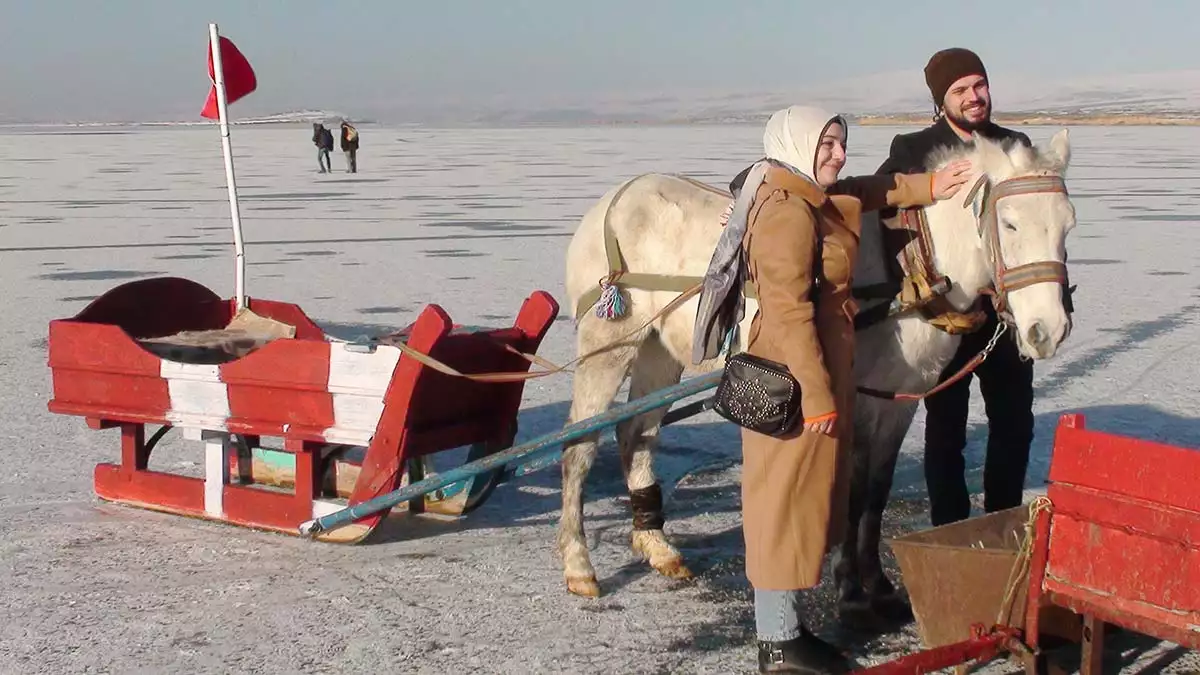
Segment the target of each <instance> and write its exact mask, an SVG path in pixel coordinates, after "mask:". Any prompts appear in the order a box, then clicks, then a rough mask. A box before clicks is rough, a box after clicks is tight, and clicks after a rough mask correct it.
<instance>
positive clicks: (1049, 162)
mask: <svg viewBox="0 0 1200 675" xmlns="http://www.w3.org/2000/svg"><path fill="white" fill-rule="evenodd" d="M958 159H970V160H972V161H973V162H974V163H975V164H976V165H982V166H983V168H984V170H985V171H986V172H987V173H988V174H990V175H992V176H995V177H1006V176H1010V175H1012V174H1018V173H1019V174H1035V173H1053V174H1060V173H1062V171H1063V169H1064V167H1063V166H1062V163H1061V160H1060V159H1059V158H1057V157H1055V156H1053V155H1052V154H1048V153H1046V152H1043V151H1042V150H1041V149H1039V148H1037V147H1036V146H1035V147H1027V146H1026V145H1024V144H1022V143H1019V142H1017V141H1015V140H1005V141H995V140H992V139H989V138H984V137H982V136H976V138H975V145H974V146H970V145H960V146H957V147H946V146H943V147H939V148H937V149H935V150H934V151H933V152H931V153H929V155H928V157H926V160H925V166H926V167H927V170H929V171H936V170H938V169H940V168H942V167H943V166H945V165H947V164H949V163H950V162H953V161H955V160H958ZM1006 160H1007V161H1006Z"/></svg>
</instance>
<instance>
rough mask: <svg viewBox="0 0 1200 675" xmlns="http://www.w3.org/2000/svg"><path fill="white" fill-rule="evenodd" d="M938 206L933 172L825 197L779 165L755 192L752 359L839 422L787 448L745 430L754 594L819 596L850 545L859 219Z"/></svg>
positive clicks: (748, 242)
mask: <svg viewBox="0 0 1200 675" xmlns="http://www.w3.org/2000/svg"><path fill="white" fill-rule="evenodd" d="M932 203H933V197H932V180H931V175H930V174H927V173H926V174H913V175H894V176H863V177H854V178H847V179H843V180H841V181H839V182H838V183H836V184H834V185H833V186H831V187H830V188H829V190H828V191H827V192H826V191H822V190H821V189H820V187H818V186H817V185H816V184H814V183H811V182H809V181H807V180H805V179H803V178H801V177H799V176H796V175H795V174H792V173H790V172H788V171H787V170H784V169H781V168H778V167H772V168H771V169H770V170H769V171H768V173H767V175H766V178H765V180H764V181H763V183H762V185H761V186H760V187H759V189H758V192H757V195H756V199H755V206H754V207H753V209H752V210H751V212H750V214H749V223H748V227H747V232H746V238H745V240H744V245H745V246H746V248H747V251H748V259H749V272H750V276H751V279H752V280H753V282H754V283H755V285H756V287H757V293H758V302H759V311H758V313H757V314H756V315H755V317H754V319H753V322H752V324H751V328H750V334H749V336H748V337H749V342H748V345H747V349H746V351H747V352H748V353H750V354H753V355H755V356H760V357H763V358H767V359H772V360H774V361H777V362H779V363H785V364H787V366H788V370H789V371H790V372H791V373H792V375H793V376H795V377H796V379H797V380H798V381H799V383H800V387H801V390H802V398H801V405H802V414H803V416H804V418H805V419H806V420H808V421H813V420H817V419H821V418H824V417H827V416H829V415H831V414H833V413H835V412H836V414H837V423H836V426H835V431H834V436H833V437H831V436H826V435H824V434H818V433H813V432H810V431H805V430H803V429H802V427H800V426H799V425H798V426H797V430H796V431H795V432H793V433H792V435H791V436H789V437H787V438H773V437H770V436H765V435H762V434H759V433H756V432H753V431H750V430H747V429H742V455H743V467H742V510H743V528H744V533H745V538H746V574H747V576H748V577H749V579H750V582H751V584H753V585H754V587H755V588H758V589H774V590H788V589H800V588H809V587H811V586H815V585H816V584H817V583H818V581H820V577H821V566H822V562H823V561H824V556H825V553H826V552H827V551H829V550H830V549H831V547H832V546H834V545H836V544H837V543H838V542H840V541H841V538H842V536H844V531H845V526H846V520H847V514H846V511H847V502H848V490H849V468H850V448H851V440H852V439H851V430H852V428H853V417H854V408H853V406H854V394H855V391H854V377H853V375H854V373H853V364H854V315H855V312H856V309H857V307H856V305H855V304H854V300H853V299H852V298H851V295H850V282H851V276H852V273H853V262H854V260H855V259H856V258H857V256H858V240H859V233H860V231H861V229H860V228H861V216H862V213H863V211H873V210H878V209H881V208H884V207H885V206H900V207H909V206H924V205H928V204H932ZM817 237H820V238H821V243H822V256H821V257H822V260H821V276H822V279H821V283H820V284H819V286H818V290H817V294H816V295H817V298H816V307H815V309H814V306H813V304H812V303H811V302H809V299H808V298H809V291H810V288H811V287H812V281H813V276H812V274H813V269H814V267H813V263H814V256H815V253H816V245H817Z"/></svg>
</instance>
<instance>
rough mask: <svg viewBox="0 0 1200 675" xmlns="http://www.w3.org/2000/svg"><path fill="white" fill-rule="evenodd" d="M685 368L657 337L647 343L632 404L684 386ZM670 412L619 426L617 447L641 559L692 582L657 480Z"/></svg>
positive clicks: (636, 369)
mask: <svg viewBox="0 0 1200 675" xmlns="http://www.w3.org/2000/svg"><path fill="white" fill-rule="evenodd" d="M682 374H683V366H682V364H680V363H679V362H678V361H677V360H675V357H673V356H672V355H671V354H670V352H668V351H667V349H666V347H665V346H664V345H663V343H662V340H661V339H659V337H658V336H657V335H653V336H651V337H650V338H649V339H647V340H646V341H645V342H643V343H642V345H641V347H640V349H639V350H638V354H637V358H635V359H634V362H633V372H632V374H631V376H630V383H629V400H631V401H632V400H634V399H637V398H641V397H643V396H648V395H650V394H653V393H654V392H655V391H658V390H659V389H663V388H665V387H669V386H671V385H673V384H677V383H678V382H679V377H680V375H682ZM666 413H667V409H666V408H659V409H657V410H652V411H650V412H648V413H645V414H643V415H640V416H638V417H635V418H633V419H631V420H627V421H625V422H622V423H621V424H618V425H617V443H618V445H619V446H620V449H621V467H622V468H623V469H624V471H625V484H626V486H627V487H628V488H629V505H630V509H631V510H632V512H633V535H632V541H631V543H632V546H633V550H634V552H635V553H638V554H640V555H641V556H642V557H644V558H646V559H648V560H649V561H650V566H651V567H653V568H654V569H655V570H656V571H658V572H659V573H660V574H662V575H664V576H667V577H671V578H672V579H687V578H689V577H691V576H692V573H691V571H690V570H689V569H688V568H687V567H686V566H685V565H684V564H683V556H681V555H680V554H679V551H678V550H677V549H676V548H675V547H674V546H672V545H671V544H670V542H668V541H667V538H666V536H665V535H664V534H663V520H664V519H663V505H662V490H661V488H660V487H659V485H658V482H657V480H656V478H655V476H654V458H653V452H654V449H655V448H656V447H657V446H658V433H659V430H660V429H661V426H660V424H661V423H662V419H663V416H664V415H666Z"/></svg>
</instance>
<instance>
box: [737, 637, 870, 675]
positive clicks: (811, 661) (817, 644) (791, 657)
mask: <svg viewBox="0 0 1200 675" xmlns="http://www.w3.org/2000/svg"><path fill="white" fill-rule="evenodd" d="M800 631H801V632H800V635H799V637H796V638H793V639H791V640H786V641H784V642H763V641H760V642H759V643H758V672H760V673H812V674H814V675H815V674H817V673H821V674H824V673H848V672H850V671H852V670H854V664H853V663H852V662H851V661H850V659H848V658H847V657H846V656H845V655H844V654H842V653H841V652H840V651H839V650H838V648H837V647H834V646H833V645H831V644H829V643H828V642H826V641H824V640H822V639H821V638H819V637H817V636H816V635H813V634H812V633H811V632H809V630H808V629H807V628H804V627H801V628H800Z"/></svg>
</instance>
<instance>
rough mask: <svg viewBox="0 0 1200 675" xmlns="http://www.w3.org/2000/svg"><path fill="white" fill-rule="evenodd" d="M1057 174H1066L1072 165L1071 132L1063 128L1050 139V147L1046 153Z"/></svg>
mask: <svg viewBox="0 0 1200 675" xmlns="http://www.w3.org/2000/svg"><path fill="white" fill-rule="evenodd" d="M1045 156H1046V159H1047V160H1049V162H1050V165H1051V167H1052V168H1053V169H1054V172H1055V173H1064V172H1065V171H1066V170H1067V165H1068V164H1070V163H1071V132H1070V131H1069V130H1068V129H1066V128H1063V130H1062V131H1059V132H1058V133H1056V134H1054V136H1053V137H1052V138H1051V139H1050V147H1049V149H1047V150H1046V152H1045Z"/></svg>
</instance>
